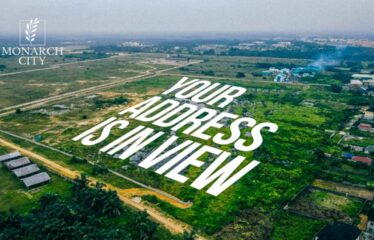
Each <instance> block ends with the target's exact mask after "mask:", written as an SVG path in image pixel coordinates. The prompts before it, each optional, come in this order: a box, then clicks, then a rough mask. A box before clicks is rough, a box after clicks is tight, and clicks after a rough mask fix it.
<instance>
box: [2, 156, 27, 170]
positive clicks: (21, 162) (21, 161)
mask: <svg viewBox="0 0 374 240" xmlns="http://www.w3.org/2000/svg"><path fill="white" fill-rule="evenodd" d="M29 163H30V160H29V159H28V158H27V157H22V158H17V159H14V160H12V161H9V162H6V163H5V166H6V167H7V168H8V169H9V170H12V169H15V168H19V167H23V166H25V165H27V164H29Z"/></svg>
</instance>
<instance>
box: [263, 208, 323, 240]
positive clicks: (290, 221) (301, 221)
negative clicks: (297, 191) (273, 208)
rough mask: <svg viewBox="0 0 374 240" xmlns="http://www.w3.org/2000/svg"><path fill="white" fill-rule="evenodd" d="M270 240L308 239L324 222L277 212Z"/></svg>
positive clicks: (311, 237)
mask: <svg viewBox="0 0 374 240" xmlns="http://www.w3.org/2000/svg"><path fill="white" fill-rule="evenodd" d="M274 222H275V226H274V230H273V233H272V236H271V238H270V239H271V240H284V239H287V240H310V239H313V237H314V235H315V234H316V233H317V232H318V231H319V230H321V229H322V227H323V226H324V225H325V224H326V223H325V222H323V221H320V220H313V219H310V218H305V217H301V216H297V215H294V214H288V213H285V212H283V213H278V216H277V217H276V219H275V221H274Z"/></svg>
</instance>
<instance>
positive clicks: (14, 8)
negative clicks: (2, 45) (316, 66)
mask: <svg viewBox="0 0 374 240" xmlns="http://www.w3.org/2000/svg"><path fill="white" fill-rule="evenodd" d="M373 12H374V0H320V1H318V0H85V1H83V0H3V1H1V14H0V20H1V24H0V32H1V33H2V34H8V33H9V34H17V33H18V21H19V20H22V19H31V18H35V17H38V18H39V19H45V20H46V21H47V29H48V33H61V34H67V33H72V34H77V33H83V34H84V33H105V34H127V33H158V34H160V33H161V34H162V33H174V32H246V33H248V32H249V33H250V32H270V33H271V32H286V33H298V32H314V33H318V32H323V33H335V32H345V33H347V32H355V33H373V32H374V13H373Z"/></svg>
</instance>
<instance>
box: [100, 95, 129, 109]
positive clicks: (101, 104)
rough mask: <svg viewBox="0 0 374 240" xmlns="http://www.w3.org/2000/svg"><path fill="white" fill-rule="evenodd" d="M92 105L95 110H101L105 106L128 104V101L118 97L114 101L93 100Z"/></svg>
mask: <svg viewBox="0 0 374 240" xmlns="http://www.w3.org/2000/svg"><path fill="white" fill-rule="evenodd" d="M93 101H94V103H95V106H96V107H97V108H101V107H103V106H105V105H119V104H124V103H128V102H129V99H127V98H125V97H123V96H119V97H116V98H114V99H100V98H94V100H93Z"/></svg>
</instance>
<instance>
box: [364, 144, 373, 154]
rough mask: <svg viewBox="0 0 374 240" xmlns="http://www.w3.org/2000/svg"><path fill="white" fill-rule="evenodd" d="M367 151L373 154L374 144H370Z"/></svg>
mask: <svg viewBox="0 0 374 240" xmlns="http://www.w3.org/2000/svg"><path fill="white" fill-rule="evenodd" d="M365 153H367V154H371V153H374V145H369V146H367V147H366V148H365Z"/></svg>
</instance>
